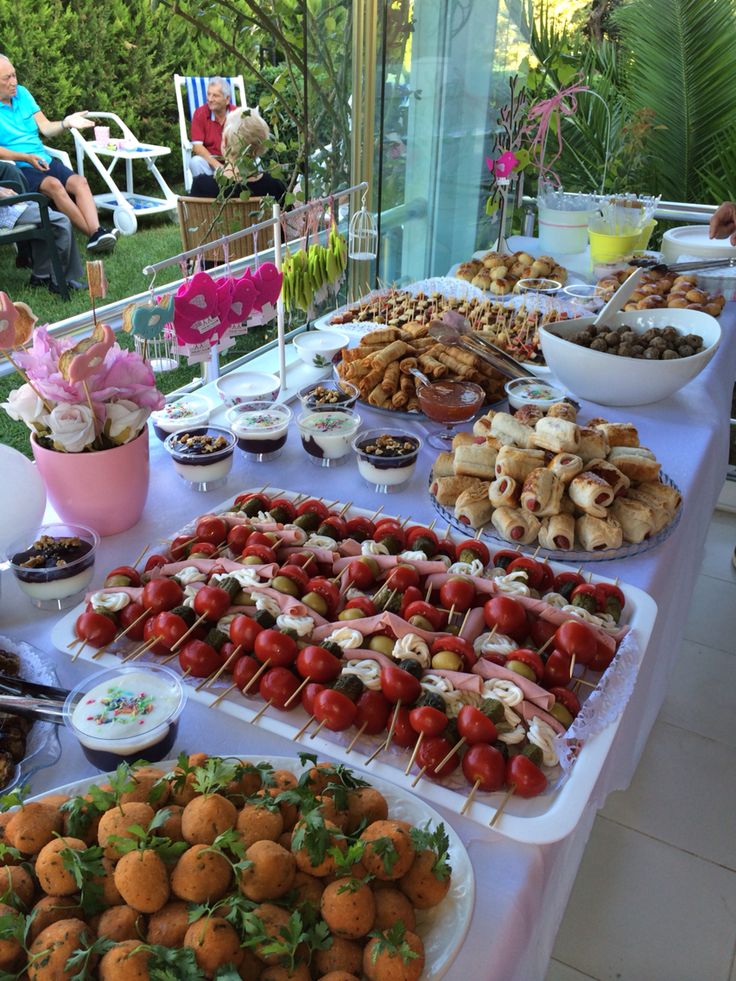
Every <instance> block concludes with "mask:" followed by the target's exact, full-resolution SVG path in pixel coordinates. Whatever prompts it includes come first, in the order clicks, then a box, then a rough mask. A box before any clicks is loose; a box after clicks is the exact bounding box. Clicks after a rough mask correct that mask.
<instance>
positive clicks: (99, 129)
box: [95, 126, 110, 143]
mask: <svg viewBox="0 0 736 981" xmlns="http://www.w3.org/2000/svg"><path fill="white" fill-rule="evenodd" d="M109 142H110V127H109V126H95V143H109Z"/></svg>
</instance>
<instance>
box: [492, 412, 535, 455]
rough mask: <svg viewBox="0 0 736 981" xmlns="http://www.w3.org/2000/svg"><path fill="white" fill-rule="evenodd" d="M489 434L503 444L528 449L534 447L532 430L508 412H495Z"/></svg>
mask: <svg viewBox="0 0 736 981" xmlns="http://www.w3.org/2000/svg"><path fill="white" fill-rule="evenodd" d="M491 433H492V434H493V435H494V436H497V437H498V438H499V439H500V440H501V441H502V442H503V443H507V444H513V445H514V446H520V447H521V448H522V449H530V448H531V447H533V446H534V442H533V439H534V430H533V429H532V427H531V426H526V425H524V423H523V422H519V420H518V419H516V418H515V417H514V416H512V415H509V413H508V412H496V413H495V414H494V416H493V419H492V421H491Z"/></svg>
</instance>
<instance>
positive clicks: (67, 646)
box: [66, 637, 82, 651]
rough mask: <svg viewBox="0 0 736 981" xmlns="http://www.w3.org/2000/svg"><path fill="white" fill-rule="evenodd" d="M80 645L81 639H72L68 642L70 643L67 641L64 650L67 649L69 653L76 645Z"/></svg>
mask: <svg viewBox="0 0 736 981" xmlns="http://www.w3.org/2000/svg"><path fill="white" fill-rule="evenodd" d="M81 643H82V638H81V637H74V638H73V639H72V640H70V641H69V643H68V644H67V645H66V649H67V650H68V651H70V650H71V649H72V647H76V646H77V644H81Z"/></svg>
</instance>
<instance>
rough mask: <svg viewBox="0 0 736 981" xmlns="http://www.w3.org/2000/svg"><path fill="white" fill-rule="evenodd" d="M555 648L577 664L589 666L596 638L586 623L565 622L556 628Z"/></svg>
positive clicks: (596, 641) (595, 645) (596, 645)
mask: <svg viewBox="0 0 736 981" xmlns="http://www.w3.org/2000/svg"><path fill="white" fill-rule="evenodd" d="M555 647H556V648H557V649H558V650H560V651H562V652H563V653H565V654H569V655H570V657H573V656H574V657H575V660H576V661H577V663H578V664H589V663H590V661H591V658H592V657H593V656H594V655H595V653H596V649H597V647H598V638H597V637H596V634H595V631H594V630H593V628H592V627H590V626H589V625H588V624H587V623H582V622H581V621H580V620H566V621H565V623H563V624H562V625H561V626H559V627H558V628H557V632H556V633H555Z"/></svg>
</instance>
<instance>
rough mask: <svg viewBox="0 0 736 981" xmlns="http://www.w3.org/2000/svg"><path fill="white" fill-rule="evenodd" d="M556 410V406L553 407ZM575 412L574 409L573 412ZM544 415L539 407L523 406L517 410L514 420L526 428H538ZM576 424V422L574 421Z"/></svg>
mask: <svg viewBox="0 0 736 981" xmlns="http://www.w3.org/2000/svg"><path fill="white" fill-rule="evenodd" d="M552 408H554V406H552ZM574 411H575V410H574V409H573V412H574ZM543 415H544V413H543V412H542V410H541V409H540V408H539V406H538V405H522V407H521V408H520V409H517V410H516V412H515V413H514V419H518V421H519V422H522V423H523V424H524V425H525V426H536V424H537V423H538V422H539V420H540V419H541V418H542V416H543ZM572 421H573V422H575V420H574V419H573V420H572Z"/></svg>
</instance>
